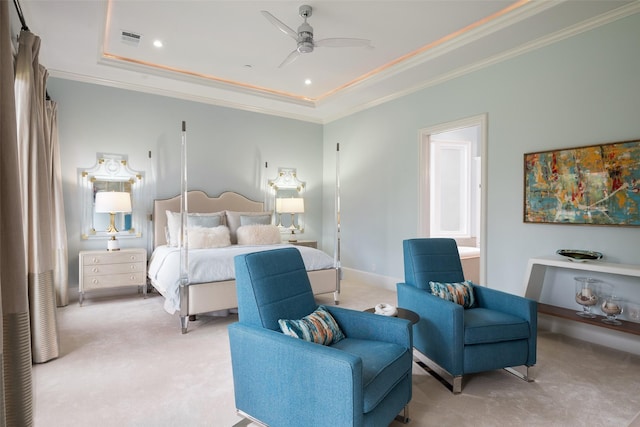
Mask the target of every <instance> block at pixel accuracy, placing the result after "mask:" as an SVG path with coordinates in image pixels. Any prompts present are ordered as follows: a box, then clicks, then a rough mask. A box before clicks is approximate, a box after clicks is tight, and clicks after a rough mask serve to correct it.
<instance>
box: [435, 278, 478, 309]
mask: <svg viewBox="0 0 640 427" xmlns="http://www.w3.org/2000/svg"><path fill="white" fill-rule="evenodd" d="M429 286H430V287H431V293H432V294H433V295H435V296H437V297H440V298H442V299H444V300H447V301H451V302H455V303H456V304H460V305H461V306H463V307H464V308H471V307H473V305H474V304H475V298H474V296H473V283H472V282H471V280H465V281H464V282H459V283H440V282H429Z"/></svg>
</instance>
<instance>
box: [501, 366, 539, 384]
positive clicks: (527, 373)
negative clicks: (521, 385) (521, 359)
mask: <svg viewBox="0 0 640 427" xmlns="http://www.w3.org/2000/svg"><path fill="white" fill-rule="evenodd" d="M504 370H505V371H507V372H509V373H510V374H512V375H515V376H516V377H518V378H520V379H521V380H524V381H526V382H529V383H532V382H534V381H535V380H536V371H537V368H536V367H535V365H534V366H526V365H522V366H514V367H508V368H504Z"/></svg>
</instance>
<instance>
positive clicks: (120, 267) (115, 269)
mask: <svg viewBox="0 0 640 427" xmlns="http://www.w3.org/2000/svg"><path fill="white" fill-rule="evenodd" d="M145 270H146V265H145V263H144V262H131V263H126V264H94V265H88V266H86V267H85V268H84V269H83V272H84V277H90V276H101V275H104V274H121V273H136V272H142V273H144V272H145Z"/></svg>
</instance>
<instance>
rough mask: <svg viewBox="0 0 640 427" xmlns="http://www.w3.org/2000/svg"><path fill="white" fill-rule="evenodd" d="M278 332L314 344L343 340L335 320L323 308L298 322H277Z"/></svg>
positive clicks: (281, 320)
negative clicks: (280, 331)
mask: <svg viewBox="0 0 640 427" xmlns="http://www.w3.org/2000/svg"><path fill="white" fill-rule="evenodd" d="M278 324H279V325H280V330H282V333H284V334H285V335H289V336H292V337H294V338H299V339H302V340H305V341H309V342H314V343H316V344H322V345H331V344H334V343H337V342H338V341H340V340H341V339H343V338H345V336H344V333H342V331H341V330H340V327H339V326H338V323H337V322H336V319H334V318H333V316H332V315H331V313H329V312H328V311H327V309H326V308H325V307H324V306H322V305H321V306H318V308H317V309H316V310H315V311H314V312H313V313H311V314H309V315H308V316H305V317H303V318H302V319H300V320H283V319H280V320H278Z"/></svg>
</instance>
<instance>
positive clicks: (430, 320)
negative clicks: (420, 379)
mask: <svg viewBox="0 0 640 427" xmlns="http://www.w3.org/2000/svg"><path fill="white" fill-rule="evenodd" d="M396 286H397V289H398V306H399V307H402V308H406V309H409V310H411V311H415V312H416V313H418V315H419V316H420V321H418V323H416V324H415V325H414V326H413V333H414V336H413V344H414V346H415V348H416V349H418V350H419V351H420V352H421V353H423V354H424V355H425V356H427V357H429V358H430V359H432V360H433V361H434V362H436V363H438V364H439V365H440V366H442V367H443V368H444V369H446V370H447V371H448V372H449V373H451V374H452V375H458V374H460V373H461V372H462V368H463V366H462V361H463V358H462V352H463V348H464V309H463V308H462V306H461V305H458V304H455V303H453V302H450V301H445V300H443V299H442V298H439V297H437V296H434V295H432V294H431V293H430V292H428V291H426V290H424V289H418V288H416V287H414V286H411V285H408V284H406V283H398V284H397V285H396Z"/></svg>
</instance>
